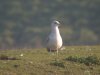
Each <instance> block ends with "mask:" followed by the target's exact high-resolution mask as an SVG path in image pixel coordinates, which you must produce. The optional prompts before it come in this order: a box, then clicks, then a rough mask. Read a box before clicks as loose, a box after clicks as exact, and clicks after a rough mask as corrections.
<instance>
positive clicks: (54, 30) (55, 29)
mask: <svg viewBox="0 0 100 75" xmlns="http://www.w3.org/2000/svg"><path fill="white" fill-rule="evenodd" d="M51 29H52V31H51V32H52V33H55V34H58V35H59V34H60V32H59V28H58V26H54V27H51Z"/></svg>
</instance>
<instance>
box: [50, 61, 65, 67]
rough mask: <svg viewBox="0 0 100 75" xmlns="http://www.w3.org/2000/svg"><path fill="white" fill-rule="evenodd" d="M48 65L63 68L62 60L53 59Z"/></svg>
mask: <svg viewBox="0 0 100 75" xmlns="http://www.w3.org/2000/svg"><path fill="white" fill-rule="evenodd" d="M50 65H53V66H57V67H61V68H65V65H64V62H62V61H54V62H52V63H50Z"/></svg>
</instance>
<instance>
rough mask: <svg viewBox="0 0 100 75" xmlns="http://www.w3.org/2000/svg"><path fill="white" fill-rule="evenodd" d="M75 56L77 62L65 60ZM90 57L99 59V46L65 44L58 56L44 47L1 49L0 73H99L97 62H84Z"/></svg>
mask: <svg viewBox="0 0 100 75" xmlns="http://www.w3.org/2000/svg"><path fill="white" fill-rule="evenodd" d="M75 56H77V59H76V60H77V61H78V62H75V61H69V60H65V59H66V58H69V57H72V58H71V59H73V58H76V57H75ZM90 56H92V57H90ZM11 59H14V60H11ZM56 59H58V60H56ZM80 59H81V61H82V62H83V63H80V61H79V60H80ZM90 59H93V60H91V61H96V60H97V61H98V60H99V59H100V46H67V47H66V48H65V50H63V51H59V54H58V58H57V56H56V54H55V53H48V52H47V51H46V50H45V49H29V50H28V49H24V50H1V51H0V75H100V65H99V64H93V63H92V64H93V65H91V64H90V65H86V64H84V61H83V60H85V61H88V62H89V63H91V61H89V60H90ZM97 61H96V62H97Z"/></svg>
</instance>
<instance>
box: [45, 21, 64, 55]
mask: <svg viewBox="0 0 100 75" xmlns="http://www.w3.org/2000/svg"><path fill="white" fill-rule="evenodd" d="M59 26H60V23H59V21H57V20H54V21H53V22H52V23H51V33H50V34H49V36H48V38H47V50H48V51H49V52H55V51H57V54H58V50H59V49H60V48H61V47H62V43H63V42H62V37H61V35H60V31H59V28H58V27H59Z"/></svg>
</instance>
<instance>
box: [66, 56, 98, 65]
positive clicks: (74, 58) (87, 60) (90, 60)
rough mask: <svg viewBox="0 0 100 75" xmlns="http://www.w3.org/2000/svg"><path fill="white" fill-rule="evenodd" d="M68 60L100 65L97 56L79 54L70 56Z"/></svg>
mask: <svg viewBox="0 0 100 75" xmlns="http://www.w3.org/2000/svg"><path fill="white" fill-rule="evenodd" d="M66 60H68V61H72V62H79V63H84V64H85V65H87V66H89V65H93V64H94V65H100V59H99V58H98V57H97V56H93V55H91V56H87V57H79V56H69V57H67V58H66Z"/></svg>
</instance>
